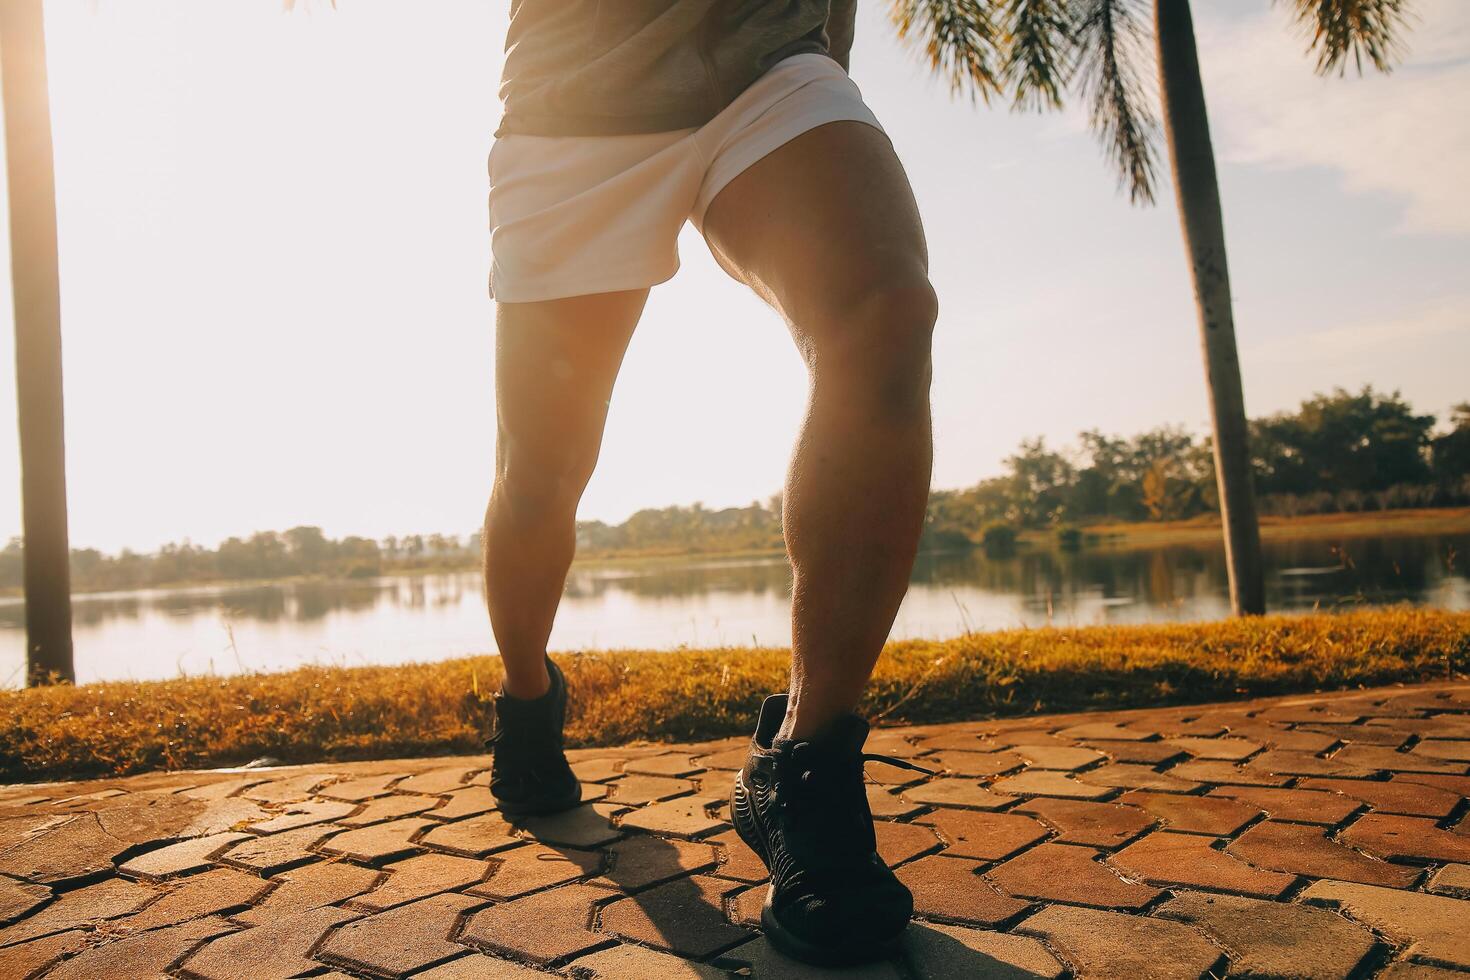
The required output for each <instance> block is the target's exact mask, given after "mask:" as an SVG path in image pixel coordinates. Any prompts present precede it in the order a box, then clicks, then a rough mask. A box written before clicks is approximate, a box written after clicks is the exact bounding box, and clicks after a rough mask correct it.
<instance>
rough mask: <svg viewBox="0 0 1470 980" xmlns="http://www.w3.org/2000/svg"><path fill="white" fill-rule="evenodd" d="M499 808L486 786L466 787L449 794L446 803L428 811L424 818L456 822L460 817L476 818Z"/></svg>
mask: <svg viewBox="0 0 1470 980" xmlns="http://www.w3.org/2000/svg"><path fill="white" fill-rule="evenodd" d="M499 806H500V804H498V803H496V802H495V797H493V796H491V795H490V788H489V787H488V786H468V787H466V788H465V789H462V790H458V791H457V792H454V793H450V794H449V801H448V802H447V803H445V804H444V805H443V806H441V807H438V808H437V809H434V810H430V811H429V812H428V813H426V814H425V816H430V817H433V818H434V819H435V820H458V819H460V818H461V817H477V816H479V815H480V814H482V813H489V812H490V811H492V810H495V809H498V808H499Z"/></svg>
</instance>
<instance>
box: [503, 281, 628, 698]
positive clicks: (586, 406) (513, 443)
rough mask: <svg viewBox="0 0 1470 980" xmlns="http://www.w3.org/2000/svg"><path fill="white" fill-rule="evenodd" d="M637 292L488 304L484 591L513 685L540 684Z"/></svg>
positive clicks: (544, 681)
mask: <svg viewBox="0 0 1470 980" xmlns="http://www.w3.org/2000/svg"><path fill="white" fill-rule="evenodd" d="M647 299H648V290H646V289H643V290H634V291H630V292H621V293H603V294H598V295H591V296H574V297H570V298H567V299H557V300H549V301H546V302H539V303H502V304H500V305H499V306H498V308H497V317H496V336H495V397H496V421H497V430H496V439H495V484H494V489H493V490H492V492H491V495H490V506H489V508H488V509H487V510H486V512H485V535H484V538H485V595H486V601H487V603H488V605H489V607H490V623H491V627H492V629H493V630H494V632H495V641H496V643H497V644H498V645H499V647H500V656H501V659H502V661H503V662H504V666H505V692H506V693H507V694H509V695H511V696H512V697H516V698H522V699H525V698H535V697H539V696H540V695H542V694H544V693H545V692H546V690H547V687H548V684H549V678H548V676H547V673H546V659H545V657H546V641H547V638H548V637H549V636H550V635H551V624H552V620H553V619H554V618H555V616H556V608H557V605H558V603H559V602H560V601H561V593H562V588H563V586H564V585H565V583H566V576H567V569H568V567H570V565H571V562H572V555H573V553H574V552H575V550H576V517H577V502H578V501H579V500H580V499H581V496H582V491H583V490H584V489H585V488H586V486H587V481H588V480H589V479H590V478H591V476H592V469H593V467H594V466H595V465H596V463H597V453H598V449H599V447H600V446H601V444H602V428H603V423H604V422H605V421H606V418H607V403H608V399H609V398H610V397H611V395H612V388H613V382H614V381H615V380H616V378H617V374H618V368H619V367H620V366H621V364H622V361H623V354H624V352H625V351H626V350H627V347H628V341H629V339H630V338H631V337H632V336H633V328H634V327H635V326H637V323H638V317H639V315H640V314H641V313H642V312H643V304H644V302H645V301H646V300H647Z"/></svg>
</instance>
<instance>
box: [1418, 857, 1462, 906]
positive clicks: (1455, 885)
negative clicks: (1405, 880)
mask: <svg viewBox="0 0 1470 980" xmlns="http://www.w3.org/2000/svg"><path fill="white" fill-rule="evenodd" d="M1425 887H1426V888H1427V889H1428V890H1429V891H1432V892H1436V893H1438V894H1443V895H1454V896H1455V897H1457V898H1470V864H1446V865H1445V866H1444V867H1442V868H1440V869H1439V870H1438V871H1436V872H1435V873H1434V874H1432V875H1430V876H1429V882H1428V884H1427V885H1426V886H1425Z"/></svg>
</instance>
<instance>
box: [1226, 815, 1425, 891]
mask: <svg viewBox="0 0 1470 980" xmlns="http://www.w3.org/2000/svg"><path fill="white" fill-rule="evenodd" d="M1225 850H1226V852H1227V853H1229V854H1231V855H1233V856H1235V857H1238V858H1240V859H1242V860H1244V861H1249V862H1250V863H1251V864H1254V865H1255V866H1256V867H1258V868H1265V869H1267V870H1270V871H1282V872H1285V873H1287V874H1299V875H1306V876H1307V877H1309V878H1337V879H1341V880H1343V881H1356V882H1362V883H1365V884H1372V885H1388V886H1392V887H1395V888H1408V887H1409V886H1410V885H1412V884H1413V883H1414V879H1415V878H1417V877H1418V876H1419V871H1418V869H1415V868H1404V867H1399V866H1397V865H1393V864H1386V863H1384V862H1383V861H1376V860H1374V859H1373V858H1370V857H1367V856H1366V855H1363V854H1360V853H1358V852H1357V851H1355V850H1353V849H1352V848H1350V847H1346V846H1344V845H1342V844H1339V843H1337V842H1336V841H1334V840H1331V839H1329V838H1328V837H1327V835H1326V832H1325V831H1324V830H1323V829H1322V828H1321V827H1314V826H1311V825H1308V824H1299V823H1278V822H1277V821H1275V820H1266V821H1263V822H1261V823H1258V824H1256V825H1255V826H1253V827H1251V828H1250V829H1249V830H1247V831H1246V832H1245V833H1243V834H1241V835H1240V836H1239V837H1238V838H1236V839H1235V840H1234V841H1233V842H1232V843H1230V844H1229V845H1228V846H1227V847H1226V848H1225Z"/></svg>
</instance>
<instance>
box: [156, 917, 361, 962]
mask: <svg viewBox="0 0 1470 980" xmlns="http://www.w3.org/2000/svg"><path fill="white" fill-rule="evenodd" d="M354 918H356V913H353V912H349V911H347V910H345V909H334V908H317V909H312V910H311V911H309V912H301V913H298V914H297V915H295V916H293V917H292V918H290V919H283V920H282V919H278V920H276V921H274V922H270V923H265V924H262V925H258V926H255V927H253V928H250V929H244V930H241V931H240V932H236V933H232V934H231V935H228V936H222V937H220V938H219V939H215V940H213V941H211V942H210V943H209V944H208V945H206V946H205V947H204V948H203V949H201V950H199V951H198V952H196V953H194V955H192V956H190V957H189V958H188V959H187V960H186V961H185V964H184V973H185V974H186V975H187V976H189V977H198V978H200V980H277V978H279V980H286V978H288V977H295V976H300V975H301V974H303V973H307V972H309V971H311V970H315V969H317V968H318V967H320V966H321V964H320V963H318V962H316V961H315V960H313V959H311V957H309V956H308V955H307V954H308V953H309V952H310V950H311V948H312V947H313V946H314V945H316V942H317V940H319V939H321V938H322V936H324V935H326V933H327V930H329V929H331V928H332V927H333V926H335V925H340V924H341V923H343V922H349V921H351V920H352V919H354Z"/></svg>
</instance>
